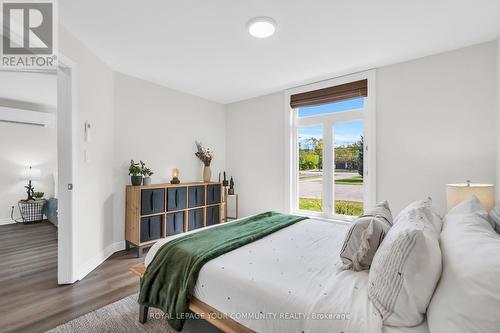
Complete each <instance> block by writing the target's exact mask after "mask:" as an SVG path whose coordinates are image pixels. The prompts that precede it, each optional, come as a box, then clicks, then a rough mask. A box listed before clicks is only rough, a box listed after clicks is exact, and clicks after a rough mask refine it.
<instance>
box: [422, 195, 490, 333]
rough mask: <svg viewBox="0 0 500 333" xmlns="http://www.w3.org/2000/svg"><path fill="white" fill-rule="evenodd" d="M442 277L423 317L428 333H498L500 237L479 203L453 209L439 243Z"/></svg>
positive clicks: (467, 203) (446, 220)
mask: <svg viewBox="0 0 500 333" xmlns="http://www.w3.org/2000/svg"><path fill="white" fill-rule="evenodd" d="M440 244H441V250H442V252H443V274H442V275H441V280H440V281H439V284H438V286H437V288H436V292H435V293H434V296H432V300H431V303H430V305H429V309H428V311H427V323H428V324H429V329H430V331H431V332H456V333H497V332H500V255H499V254H500V235H498V234H497V233H496V232H495V231H494V230H493V228H492V227H491V225H490V224H489V223H488V221H487V213H486V211H485V210H484V208H483V207H482V206H481V204H480V203H479V200H478V199H477V198H475V197H474V198H470V199H468V200H466V201H464V202H462V203H461V204H459V205H458V206H456V207H454V208H453V209H451V210H450V211H449V212H448V214H447V215H446V217H445V221H444V226H443V231H442V233H441V238H440Z"/></svg>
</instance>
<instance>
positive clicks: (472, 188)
mask: <svg viewBox="0 0 500 333" xmlns="http://www.w3.org/2000/svg"><path fill="white" fill-rule="evenodd" d="M472 195H475V196H476V197H477V198H478V199H479V201H480V202H481V204H482V205H483V207H484V209H486V210H487V211H490V210H491V209H492V208H493V206H495V187H494V186H493V185H491V184H474V183H470V182H467V183H461V184H448V185H446V200H447V204H448V210H450V209H451V208H453V207H455V206H456V205H458V204H459V203H461V202H462V201H464V200H465V199H468V198H469V197H471V196H472Z"/></svg>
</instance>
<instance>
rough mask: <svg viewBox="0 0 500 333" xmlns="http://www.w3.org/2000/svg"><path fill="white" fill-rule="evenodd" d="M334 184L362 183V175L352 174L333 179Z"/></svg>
mask: <svg viewBox="0 0 500 333" xmlns="http://www.w3.org/2000/svg"><path fill="white" fill-rule="evenodd" d="M335 184H340V185H363V177H362V176H354V177H351V178H344V179H337V180H335Z"/></svg>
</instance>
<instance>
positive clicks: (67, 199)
mask: <svg viewBox="0 0 500 333" xmlns="http://www.w3.org/2000/svg"><path fill="white" fill-rule="evenodd" d="M58 61H59V63H58V67H57V154H58V158H57V170H58V182H57V184H58V185H57V187H58V196H59V198H58V237H57V282H58V284H71V283H74V282H75V281H76V280H77V278H76V269H75V244H74V243H75V232H74V229H75V228H74V226H75V225H76V221H77V206H76V203H77V199H76V198H77V192H76V190H75V188H77V184H75V180H76V179H77V177H76V176H77V171H78V170H77V158H76V152H77V150H76V145H77V132H78V131H77V115H78V112H77V111H78V104H77V91H78V90H77V75H78V71H77V69H78V68H77V64H76V62H74V61H73V60H71V59H70V58H68V57H66V56H64V55H62V54H59V55H58ZM70 186H71V188H70Z"/></svg>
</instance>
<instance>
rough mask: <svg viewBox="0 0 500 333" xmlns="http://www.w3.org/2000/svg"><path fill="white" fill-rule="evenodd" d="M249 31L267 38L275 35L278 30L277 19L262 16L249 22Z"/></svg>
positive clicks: (259, 36)
mask: <svg viewBox="0 0 500 333" xmlns="http://www.w3.org/2000/svg"><path fill="white" fill-rule="evenodd" d="M247 27H248V32H249V33H250V35H252V36H253V37H255V38H267V37H271V36H272V35H274V32H275V31H276V21H274V20H273V19H272V18H270V17H266V16H260V17H255V18H253V19H251V20H250V21H249V22H248V25H247Z"/></svg>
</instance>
